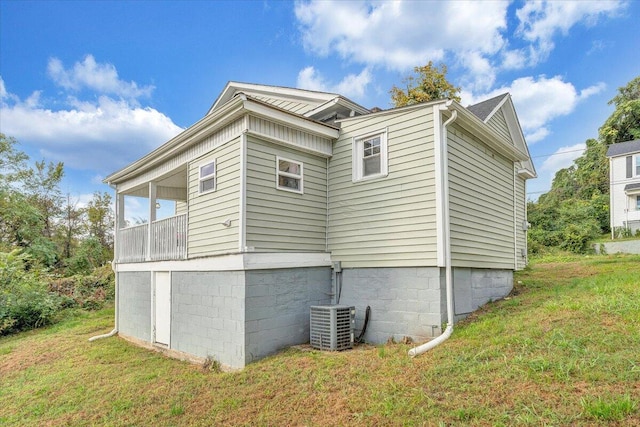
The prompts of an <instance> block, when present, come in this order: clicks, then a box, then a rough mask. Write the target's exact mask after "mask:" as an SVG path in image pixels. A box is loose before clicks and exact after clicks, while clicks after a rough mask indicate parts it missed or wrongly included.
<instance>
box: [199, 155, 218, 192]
mask: <svg viewBox="0 0 640 427" xmlns="http://www.w3.org/2000/svg"><path fill="white" fill-rule="evenodd" d="M198 186H199V193H200V194H203V193H209V192H211V191H215V190H216V162H215V160H214V161H212V162H209V163H205V164H203V165H201V166H200V175H199V184H198Z"/></svg>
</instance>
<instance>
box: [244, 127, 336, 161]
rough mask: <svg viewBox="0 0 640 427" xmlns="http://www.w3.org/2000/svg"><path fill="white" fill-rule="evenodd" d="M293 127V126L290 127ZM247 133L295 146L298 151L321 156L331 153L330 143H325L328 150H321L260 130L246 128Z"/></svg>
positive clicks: (279, 143)
mask: <svg viewBox="0 0 640 427" xmlns="http://www.w3.org/2000/svg"><path fill="white" fill-rule="evenodd" d="M292 129H294V128H292ZM247 133H248V134H249V135H251V136H254V137H256V138H258V139H262V140H265V141H268V142H272V143H274V144H278V145H284V146H286V147H292V148H295V149H296V150H299V151H305V152H307V153H311V154H315V155H317V156H321V157H330V156H331V155H332V152H331V144H327V147H328V148H329V151H321V150H314V149H313V148H309V147H306V146H304V145H298V144H294V143H292V142H291V141H287V140H284V139H280V138H276V137H274V136H271V135H267V134H265V133H262V132H258V131H256V130H252V129H248V130H247Z"/></svg>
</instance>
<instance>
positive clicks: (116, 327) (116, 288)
mask: <svg viewBox="0 0 640 427" xmlns="http://www.w3.org/2000/svg"><path fill="white" fill-rule="evenodd" d="M109 186H110V187H111V188H113V189H114V190H116V188H115V187H114V186H113V185H111V184H110V183H109ZM117 200H118V191H117V190H116V211H119V209H123V208H124V206H118V202H117ZM118 215H119V212H116V220H115V221H114V228H115V230H114V233H115V235H114V238H113V261H111V269H112V270H113V274H115V278H114V281H115V284H114V286H115V293H116V295H115V297H116V301H115V309H114V310H115V312H114V317H115V319H114V322H115V325H114V327H113V330H112V331H111V332H109V333H108V334H102V335H96V336H94V337H91V338H89V341H96V340H99V339H102V338H109V337H112V336H114V335H116V334H117V333H118V272H117V271H116V258H117V255H116V254H117V252H116V250H117V248H116V245H117V244H118V242H116V239H117V235H118V220H117V218H118Z"/></svg>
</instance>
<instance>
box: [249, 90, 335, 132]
mask: <svg viewBox="0 0 640 427" xmlns="http://www.w3.org/2000/svg"><path fill="white" fill-rule="evenodd" d="M243 106H244V109H245V110H246V111H249V112H251V113H254V114H255V115H257V116H260V117H266V118H268V119H269V120H273V121H275V122H279V123H282V124H284V125H286V126H290V127H294V128H297V129H302V130H305V131H307V132H311V133H314V134H316V135H321V136H324V137H325V138H329V139H337V138H338V136H340V130H339V129H337V128H335V127H333V126H331V125H326V124H324V123H319V122H316V121H314V120H312V119H307V118H303V117H300V116H299V115H297V114H295V113H290V112H287V111H281V110H278V109H276V108H277V107H274V106H267V105H264V104H262V103H258V102H256V101H253V100H250V99H247V100H245V101H244V105H243Z"/></svg>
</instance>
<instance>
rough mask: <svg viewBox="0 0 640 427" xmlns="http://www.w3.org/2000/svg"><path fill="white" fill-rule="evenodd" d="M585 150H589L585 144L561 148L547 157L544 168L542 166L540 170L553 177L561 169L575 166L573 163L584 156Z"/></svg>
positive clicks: (543, 164)
mask: <svg viewBox="0 0 640 427" xmlns="http://www.w3.org/2000/svg"><path fill="white" fill-rule="evenodd" d="M585 148H587V145H586V144H585V143H584V142H581V143H578V144H574V145H569V146H565V147H560V148H558V149H557V150H556V151H555V152H554V153H553V154H551V155H550V156H549V157H547V159H546V160H545V161H544V162H543V163H542V166H540V170H541V171H542V172H548V173H549V174H550V175H551V176H553V175H555V173H556V172H557V171H559V170H560V169H564V168H568V167H569V166H571V165H573V161H574V160H575V159H577V158H578V157H580V156H581V155H582V153H583V152H584V150H585Z"/></svg>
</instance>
